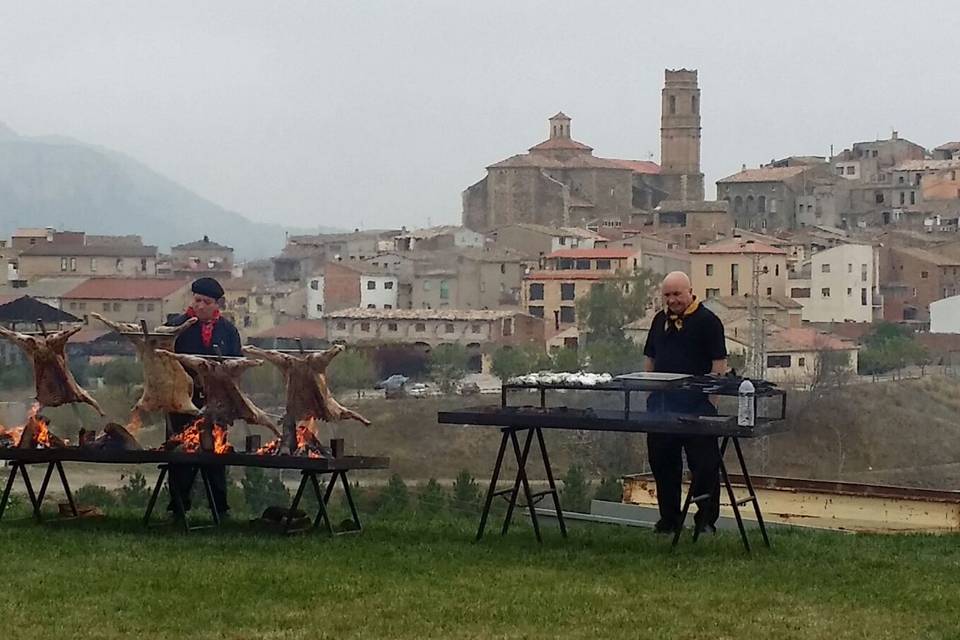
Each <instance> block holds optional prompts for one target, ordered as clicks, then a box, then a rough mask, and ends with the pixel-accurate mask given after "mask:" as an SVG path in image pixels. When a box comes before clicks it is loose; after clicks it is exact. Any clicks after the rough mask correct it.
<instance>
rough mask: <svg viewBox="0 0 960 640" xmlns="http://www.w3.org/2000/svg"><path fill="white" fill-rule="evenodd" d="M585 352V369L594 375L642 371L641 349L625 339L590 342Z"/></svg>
mask: <svg viewBox="0 0 960 640" xmlns="http://www.w3.org/2000/svg"><path fill="white" fill-rule="evenodd" d="M584 351H585V352H586V355H587V357H586V361H587V369H589V370H590V371H593V372H594V373H609V374H612V375H619V374H621V373H628V372H630V371H640V370H642V369H643V348H642V347H640V345H638V344H636V343H634V342H633V341H632V340H628V339H627V338H621V339H618V340H592V339H591V340H590V341H589V342H588V343H587V346H586V347H585V349H584Z"/></svg>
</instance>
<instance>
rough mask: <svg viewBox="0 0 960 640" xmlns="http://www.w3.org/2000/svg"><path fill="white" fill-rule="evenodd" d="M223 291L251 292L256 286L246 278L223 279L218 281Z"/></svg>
mask: <svg viewBox="0 0 960 640" xmlns="http://www.w3.org/2000/svg"><path fill="white" fill-rule="evenodd" d="M220 285H221V286H222V287H223V290H224V291H252V290H253V288H254V287H255V286H256V284H255V283H254V282H253V280H250V279H248V278H225V279H223V280H221V281H220Z"/></svg>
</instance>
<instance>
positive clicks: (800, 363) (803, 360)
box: [797, 356, 807, 367]
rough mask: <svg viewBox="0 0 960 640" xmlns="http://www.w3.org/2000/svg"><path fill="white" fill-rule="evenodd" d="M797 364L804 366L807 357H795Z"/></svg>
mask: <svg viewBox="0 0 960 640" xmlns="http://www.w3.org/2000/svg"><path fill="white" fill-rule="evenodd" d="M797 366H798V367H805V366H807V359H806V358H804V357H803V356H800V357H799V358H797Z"/></svg>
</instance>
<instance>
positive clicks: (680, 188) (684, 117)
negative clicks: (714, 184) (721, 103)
mask: <svg viewBox="0 0 960 640" xmlns="http://www.w3.org/2000/svg"><path fill="white" fill-rule="evenodd" d="M660 175H661V176H662V180H663V186H664V188H665V189H666V190H667V191H668V192H669V193H670V196H669V199H670V200H703V174H702V173H701V172H700V87H699V86H698V82H697V71H696V69H693V70H688V69H677V70H673V69H665V70H664V85H663V91H662V92H661V103H660Z"/></svg>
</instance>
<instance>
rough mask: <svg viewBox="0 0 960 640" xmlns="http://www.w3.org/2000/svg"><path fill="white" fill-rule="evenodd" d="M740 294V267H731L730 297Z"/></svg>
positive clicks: (736, 265) (737, 265)
mask: <svg viewBox="0 0 960 640" xmlns="http://www.w3.org/2000/svg"><path fill="white" fill-rule="evenodd" d="M739 292H740V265H739V264H736V263H735V264H732V265H730V295H732V296H735V295H737V294H738V293H739Z"/></svg>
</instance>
